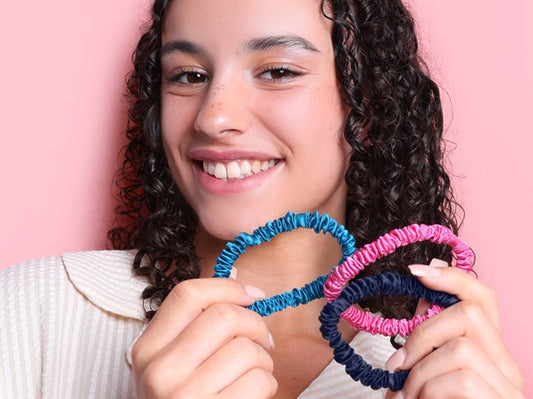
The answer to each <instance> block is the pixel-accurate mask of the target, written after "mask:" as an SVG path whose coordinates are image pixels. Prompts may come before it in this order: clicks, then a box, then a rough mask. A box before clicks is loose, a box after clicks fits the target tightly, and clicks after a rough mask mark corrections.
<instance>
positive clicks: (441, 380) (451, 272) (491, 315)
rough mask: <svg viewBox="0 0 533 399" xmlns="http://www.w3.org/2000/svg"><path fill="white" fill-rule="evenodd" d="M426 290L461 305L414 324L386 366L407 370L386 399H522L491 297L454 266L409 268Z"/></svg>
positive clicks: (521, 385)
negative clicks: (400, 384) (454, 298)
mask: <svg viewBox="0 0 533 399" xmlns="http://www.w3.org/2000/svg"><path fill="white" fill-rule="evenodd" d="M409 268H410V269H411V272H412V274H413V275H415V276H418V278H419V280H420V281H421V282H422V283H423V284H424V285H425V286H427V287H429V288H432V289H434V290H438V291H444V292H448V293H451V294H455V295H457V297H459V299H461V301H460V302H458V303H457V304H455V305H453V306H451V307H449V308H447V309H444V310H443V311H442V312H440V313H439V314H437V315H435V316H433V317H431V318H430V319H428V320H426V321H425V322H424V323H422V324H421V325H419V326H418V327H417V328H415V330H414V331H413V332H412V334H411V335H410V336H409V338H408V339H407V342H406V343H405V345H404V347H403V348H401V349H399V350H398V351H397V352H396V353H394V354H393V355H392V356H391V358H390V359H389V361H388V362H387V365H386V367H387V368H388V369H391V370H400V369H401V370H408V369H410V370H411V372H410V373H409V377H408V378H407V381H406V382H405V385H404V387H403V389H402V390H401V391H397V392H390V391H388V392H387V395H386V396H385V398H387V399H394V398H405V399H411V398H432V399H439V398H489V399H492V398H500V399H502V398H505V399H513V398H524V395H523V389H524V377H523V375H522V373H521V372H520V370H519V368H518V366H517V365H516V363H515V362H514V361H513V359H512V358H511V356H510V354H509V352H508V351H507V349H506V348H505V346H504V343H503V340H502V336H501V331H500V317H499V312H498V304H497V301H496V295H495V293H494V291H493V290H492V289H490V288H489V287H487V286H486V285H485V284H483V283H481V282H480V281H479V280H477V279H476V278H475V277H474V276H473V275H470V274H467V273H465V272H463V271H461V270H459V269H456V268H453V267H444V268H434V267H430V266H426V265H412V266H409Z"/></svg>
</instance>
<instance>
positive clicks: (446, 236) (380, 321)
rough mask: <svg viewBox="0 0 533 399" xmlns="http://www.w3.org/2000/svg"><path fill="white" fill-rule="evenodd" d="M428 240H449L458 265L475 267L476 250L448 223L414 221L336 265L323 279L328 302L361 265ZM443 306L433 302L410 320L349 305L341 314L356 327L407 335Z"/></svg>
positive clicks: (466, 267)
mask: <svg viewBox="0 0 533 399" xmlns="http://www.w3.org/2000/svg"><path fill="white" fill-rule="evenodd" d="M424 240H429V241H431V242H433V243H436V244H447V245H449V246H450V247H451V249H452V251H453V253H454V254H455V257H456V264H455V267H457V268H459V269H461V270H463V271H465V272H469V271H471V270H472V264H473V258H474V254H473V252H472V250H471V249H470V248H469V247H468V246H467V245H466V244H465V243H463V242H462V241H461V240H459V238H457V236H455V235H454V234H453V232H452V231H451V230H450V229H448V228H447V227H444V226H441V225H431V226H427V225H423V224H421V225H417V224H413V225H410V226H407V227H404V228H402V229H396V230H392V231H391V232H390V233H387V234H385V235H383V236H381V237H379V238H378V239H377V240H376V241H374V242H372V243H370V244H367V245H365V246H364V247H362V248H361V249H359V250H358V251H356V252H355V253H354V254H353V255H352V256H350V257H349V258H347V259H346V260H345V261H344V262H343V263H342V264H341V265H340V266H338V267H336V268H335V269H334V270H333V271H332V272H331V273H330V274H329V276H328V278H327V280H326V282H325V283H324V294H325V297H326V299H327V300H328V302H331V301H333V300H334V299H335V298H336V297H337V296H338V295H339V294H340V292H341V290H342V288H343V287H344V285H345V284H346V283H347V282H348V281H349V280H351V279H353V278H354V277H355V276H356V275H357V274H358V273H359V272H360V271H361V270H362V269H364V268H365V267H366V266H368V265H369V264H370V263H372V262H374V261H376V260H377V259H379V258H381V257H383V256H385V255H388V254H391V253H393V252H394V251H395V250H396V249H397V248H399V247H402V246H405V245H408V244H412V243H414V242H418V241H424ZM440 310H442V308H441V307H439V306H438V305H436V304H434V305H432V306H431V307H430V308H429V310H428V311H427V312H426V314H424V315H419V316H415V317H413V318H412V319H410V320H406V319H386V318H383V317H379V316H376V315H372V314H371V313H369V312H363V311H361V310H358V309H357V308H356V307H355V306H350V307H349V308H347V309H346V310H345V311H344V312H343V313H342V315H341V317H342V318H343V319H345V320H347V321H348V322H349V323H350V324H351V326H352V327H353V328H355V329H357V330H362V331H366V332H369V333H371V334H382V335H386V336H394V335H398V334H400V335H402V336H406V335H409V334H410V333H411V331H413V329H414V328H415V327H416V326H417V325H419V324H420V323H422V322H423V321H424V320H426V319H427V318H428V317H430V316H432V315H434V314H436V313H438V312H439V311H440Z"/></svg>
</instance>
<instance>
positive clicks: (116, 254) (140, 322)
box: [0, 251, 393, 399]
mask: <svg viewBox="0 0 533 399" xmlns="http://www.w3.org/2000/svg"><path fill="white" fill-rule="evenodd" d="M132 261H133V252H130V251H93V252H80V253H73V254H66V255H63V256H62V257H52V258H43V259H38V260H33V261H29V262H25V263H22V264H20V265H16V266H12V267H10V268H8V269H5V270H2V271H0V360H1V364H0V366H1V367H0V398H6V399H13V398H17V399H18V398H133V397H134V392H133V375H132V370H131V360H130V359H129V351H130V350H131V347H132V345H133V343H134V342H135V340H136V338H137V337H138V336H139V335H140V334H141V332H142V330H143V327H144V325H145V322H144V311H143V303H142V300H141V299H140V293H141V292H142V290H143V289H144V287H145V285H146V284H145V283H144V282H142V281H140V280H139V279H138V278H137V277H135V276H134V275H133V273H132V271H131V264H132ZM351 345H352V346H353V347H354V348H355V350H356V352H357V353H358V354H360V355H361V356H363V358H364V359H365V360H367V361H368V362H369V363H371V364H372V365H375V366H378V367H383V364H384V362H385V361H386V359H387V358H388V357H389V356H390V355H391V354H392V352H393V348H392V346H391V345H390V343H389V340H388V338H385V337H381V336H372V335H369V334H366V333H362V332H360V333H358V334H357V335H356V336H355V338H354V340H353V341H352V343H351ZM383 396H384V392H383V391H380V392H377V391H372V390H370V389H368V388H366V387H363V386H362V385H360V384H358V383H354V381H353V380H351V378H350V377H349V376H347V375H346V374H345V372H344V370H343V368H342V367H341V366H340V365H338V364H337V363H336V362H332V363H330V364H329V365H328V366H327V367H326V368H325V369H324V371H323V372H322V374H321V375H320V376H319V377H318V378H317V379H316V380H315V381H313V382H312V383H311V385H310V386H309V387H308V388H307V389H306V390H305V391H304V392H302V394H301V395H300V396H299V399H325V398H332V397H335V398H368V399H370V398H382V397H383Z"/></svg>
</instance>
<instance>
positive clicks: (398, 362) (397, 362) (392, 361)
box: [385, 348, 405, 371]
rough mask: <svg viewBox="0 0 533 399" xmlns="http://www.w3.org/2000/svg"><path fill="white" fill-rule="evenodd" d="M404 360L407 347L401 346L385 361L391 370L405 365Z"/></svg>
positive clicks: (387, 367) (386, 366)
mask: <svg viewBox="0 0 533 399" xmlns="http://www.w3.org/2000/svg"><path fill="white" fill-rule="evenodd" d="M404 361H405V349H404V348H400V349H398V350H397V351H396V352H394V353H393V354H392V356H391V357H390V358H389V360H387V363H385V368H386V369H387V370H389V371H396V370H398V369H399V368H400V367H401V366H402V365H403V362H404Z"/></svg>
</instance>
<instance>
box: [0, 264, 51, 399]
mask: <svg viewBox="0 0 533 399" xmlns="http://www.w3.org/2000/svg"><path fill="white" fill-rule="evenodd" d="M43 262H44V261H43V260H34V261H30V262H26V263H23V264H21V265H16V266H12V267H10V268H8V269H5V270H3V271H2V272H0V348H1V351H0V356H1V359H2V367H0V398H35V397H40V396H41V387H42V379H41V366H42V361H43V352H44V351H45V349H46V348H43V347H42V345H41V344H42V330H41V320H40V319H41V311H40V307H41V298H40V294H41V292H42V291H43V290H46V291H49V292H50V291H55V286H56V285H57V284H58V281H57V276H56V273H55V271H56V269H57V265H59V264H60V260H59V258H50V259H48V260H46V261H45V263H46V265H43V264H42V263H43ZM46 266H51V267H46ZM54 266H56V267H54ZM45 268H46V269H47V270H49V272H48V276H47V277H48V279H47V280H49V283H48V284H43V283H42V282H43V279H42V278H40V277H42V276H40V275H39V274H40V273H45V272H44V269H45Z"/></svg>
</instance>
